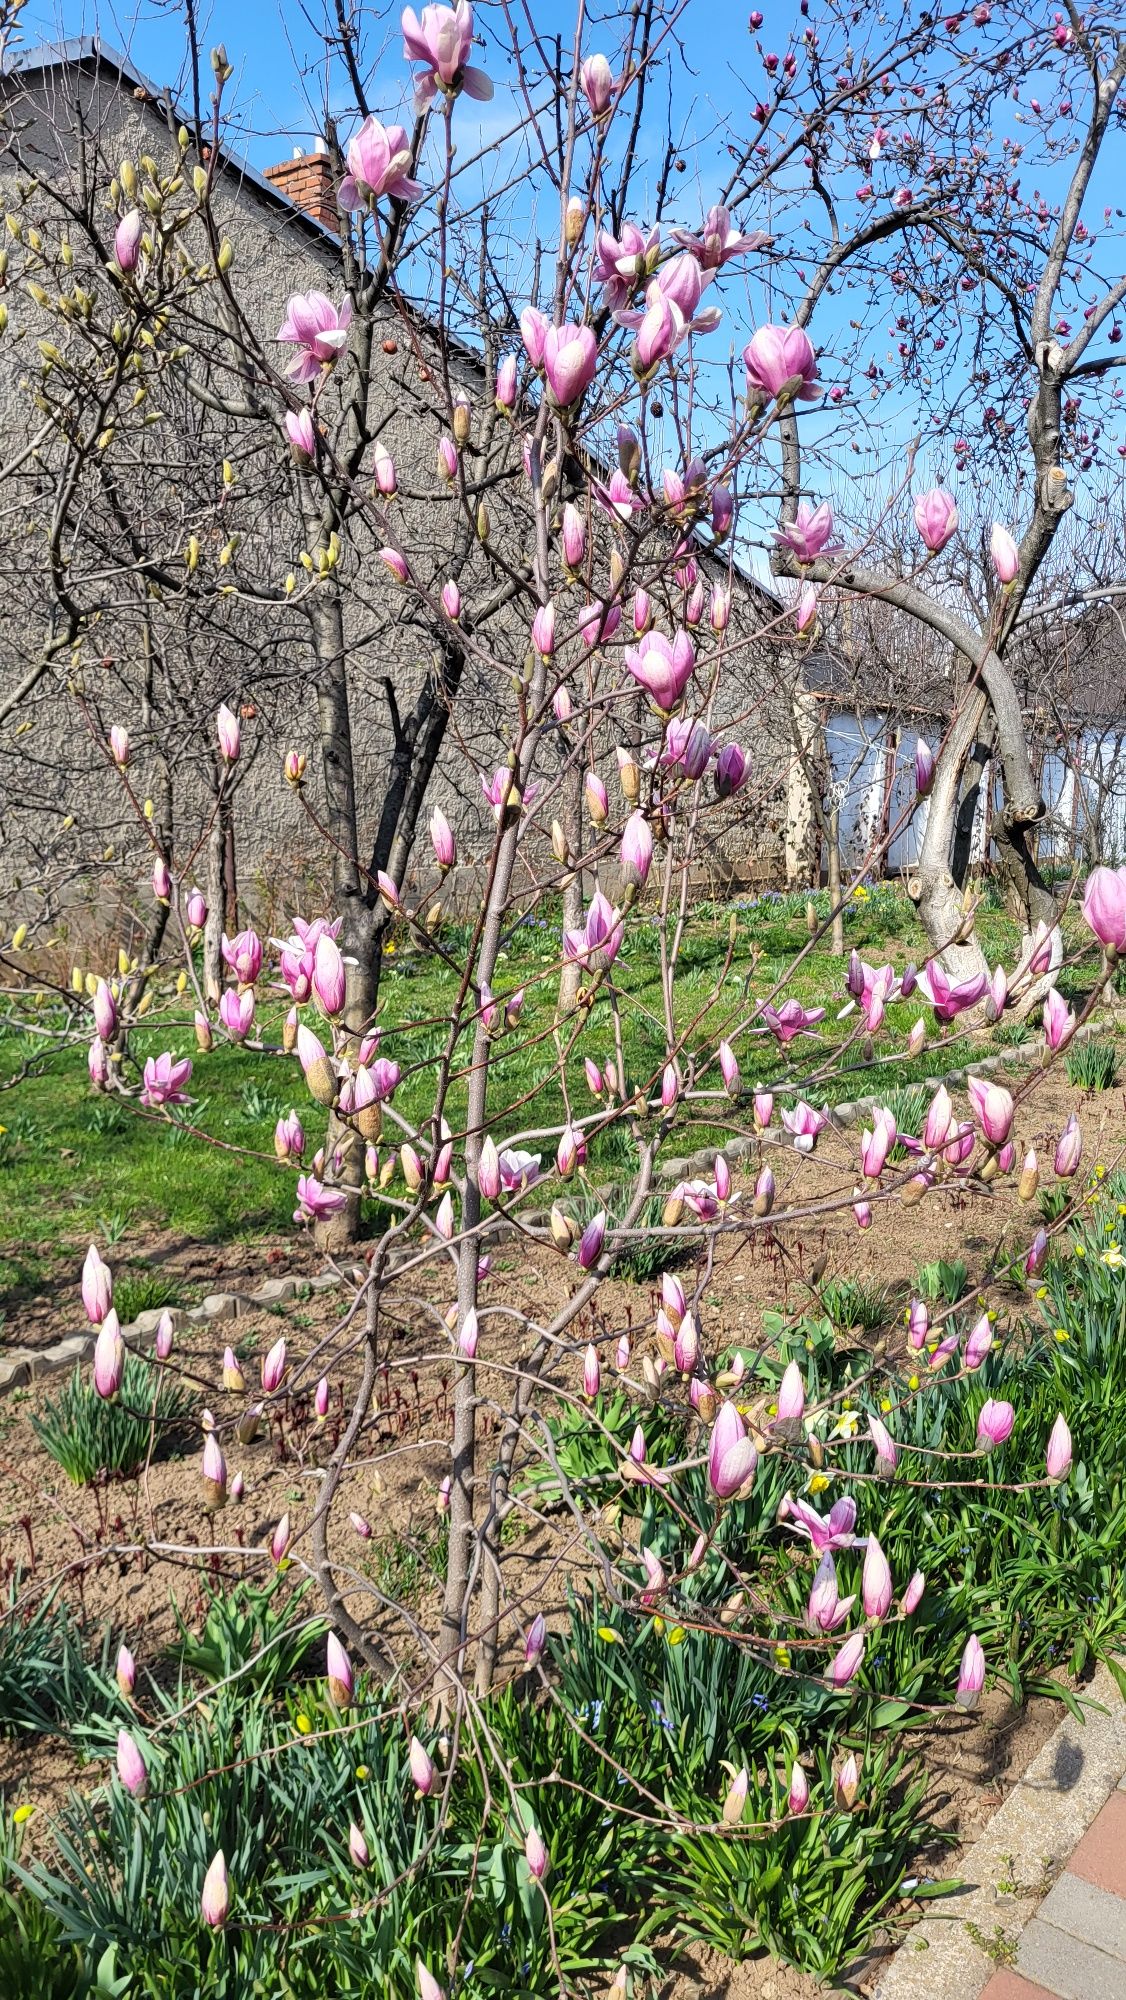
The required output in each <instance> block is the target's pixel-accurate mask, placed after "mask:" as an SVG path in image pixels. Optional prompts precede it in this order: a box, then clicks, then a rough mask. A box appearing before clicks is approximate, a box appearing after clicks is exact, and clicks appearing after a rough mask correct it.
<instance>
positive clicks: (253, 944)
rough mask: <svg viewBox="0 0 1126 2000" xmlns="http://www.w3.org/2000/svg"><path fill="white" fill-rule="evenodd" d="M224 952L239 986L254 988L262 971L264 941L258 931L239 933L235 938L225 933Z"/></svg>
mask: <svg viewBox="0 0 1126 2000" xmlns="http://www.w3.org/2000/svg"><path fill="white" fill-rule="evenodd" d="M222 952H223V959H224V962H225V963H226V964H227V965H229V966H230V968H231V971H232V972H233V973H234V975H235V978H236V979H237V980H238V983H239V985H240V986H253V984H254V982H255V980H256V979H257V977H258V974H259V973H260V972H261V970H262V940H261V938H260V937H259V936H258V933H257V931H252V930H245V931H239V932H238V933H237V935H236V936H235V937H233V938H229V937H228V936H227V934H226V932H224V933H223V939H222Z"/></svg>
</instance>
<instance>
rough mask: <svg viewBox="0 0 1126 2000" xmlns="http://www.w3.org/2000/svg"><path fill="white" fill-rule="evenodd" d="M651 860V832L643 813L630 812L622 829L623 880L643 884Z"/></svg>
mask: <svg viewBox="0 0 1126 2000" xmlns="http://www.w3.org/2000/svg"><path fill="white" fill-rule="evenodd" d="M652 861H653V832H652V828H651V827H650V825H649V822H648V820H647V819H646V817H645V814H644V813H640V812H635V813H631V814H630V816H629V818H628V819H627V821H626V823H625V827H624V828H623V831H622V847H621V869H622V880H623V882H636V883H637V884H638V885H639V886H643V885H644V883H645V882H646V880H647V878H648V875H649V869H650V867H651V865H652Z"/></svg>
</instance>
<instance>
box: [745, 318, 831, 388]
mask: <svg viewBox="0 0 1126 2000" xmlns="http://www.w3.org/2000/svg"><path fill="white" fill-rule="evenodd" d="M743 362H744V365H745V367H746V370H747V397H748V400H749V401H750V402H751V403H752V404H754V405H756V406H758V407H760V408H761V406H762V405H763V404H764V403H768V402H771V401H772V400H774V399H779V400H781V399H783V398H784V399H785V400H787V401H789V400H792V399H797V400H798V401H800V402H811V401H814V400H816V398H817V396H818V395H819V394H820V391H821V385H820V383H819V382H818V380H817V356H816V354H815V352H814V349H813V343H812V342H811V340H810V339H809V336H808V334H806V333H804V332H803V331H802V329H801V327H800V326H761V327H759V329H758V332H757V333H754V334H752V335H751V338H750V340H749V341H748V343H747V345H746V347H745V348H744V349H743Z"/></svg>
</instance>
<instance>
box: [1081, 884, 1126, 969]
mask: <svg viewBox="0 0 1126 2000" xmlns="http://www.w3.org/2000/svg"><path fill="white" fill-rule="evenodd" d="M1083 916H1084V920H1085V922H1086V923H1087V924H1088V925H1089V927H1090V929H1091V930H1092V931H1093V932H1094V934H1095V936H1096V937H1097V938H1098V940H1099V943H1100V944H1101V945H1102V946H1103V947H1104V948H1105V950H1106V951H1107V952H1108V953H1109V954H1111V955H1112V956H1114V955H1117V953H1118V952H1120V951H1126V868H1093V869H1092V870H1091V873H1090V875H1089V876H1088V877H1087V887H1086V889H1085V890H1084V892H1083Z"/></svg>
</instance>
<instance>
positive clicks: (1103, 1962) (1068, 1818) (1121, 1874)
mask: <svg viewBox="0 0 1126 2000" xmlns="http://www.w3.org/2000/svg"><path fill="white" fill-rule="evenodd" d="M1086 1693H1087V1696H1088V1698H1089V1699H1090V1700H1092V1701H1093V1702H1094V1703H1097V1704H1099V1706H1098V1707H1091V1708H1088V1709H1087V1710H1086V1713H1085V1720H1084V1721H1083V1722H1079V1721H1077V1720H1076V1719H1075V1718H1074V1717H1072V1716H1070V1715H1069V1716H1065V1717H1064V1718H1063V1720H1062V1721H1061V1722H1060V1725H1059V1727H1058V1728H1057V1729H1056V1730H1055V1732H1054V1733H1053V1735H1052V1736H1051V1737H1050V1738H1049V1739H1048V1742H1047V1743H1045V1744H1044V1746H1043V1748H1042V1749H1041V1750H1040V1752H1039V1754H1038V1755H1037V1756H1036V1757H1034V1758H1033V1760H1032V1763H1031V1764H1030V1765H1029V1767H1028V1769H1027V1770H1026V1771H1025V1773H1024V1775H1023V1777H1022V1778H1020V1779H1019V1780H1018V1782H1017V1783H1016V1784H1015V1785H1014V1786H1013V1789H1012V1791H1011V1792H1010V1793H1009V1796H1008V1798H1007V1799H1006V1800H1005V1803H1004V1805H1003V1806H1002V1807H1001V1808H1000V1810H999V1811H998V1812H996V1813H995V1814H994V1816H993V1818H992V1820H991V1821H990V1823H989V1825H988V1826H987V1827H986V1828H985V1831H984V1833H983V1834H982V1835H981V1837H980V1839H979V1840H977V1841H976V1842H975V1844H974V1846H973V1848H972V1849H971V1850H970V1852H969V1854H967V1855H966V1856H965V1857H964V1858H963V1860H962V1862H961V1865H960V1868H959V1871H958V1872H959V1873H960V1874H961V1876H962V1878H963V1881H964V1884H965V1887H964V1888H963V1889H962V1891H961V1892H960V1893H957V1894H955V1895H952V1896H950V1897H947V1898H943V1899H942V1901H940V1902H938V1903H935V1904H934V1905H933V1906H932V1909H931V1911H930V1912H929V1913H928V1914H927V1916H925V1917H923V1918H922V1919H921V1921H920V1922H919V1923H918V1924H916V1925H915V1926H914V1928H913V1929H912V1930H911V1932H910V1933H909V1935H908V1936H907V1937H906V1938H905V1939H904V1942H903V1944H902V1945H901V1947H900V1949H899V1950H898V1951H897V1952H896V1954H895V1956H894V1958H893V1959H892V1961H891V1963H890V1965H889V1966H888V1968H887V1969H886V1971H885V1972H884V1974H883V1976H882V1978H881V1979H880V1982H879V1985H878V1986H877V1988H876V1992H875V1995H874V2000H983V1996H984V1995H985V1994H988V1995H989V2000H1041V1996H1042V1995H1044V1994H1047V1995H1050V1996H1051V2000H1072V1996H1074V2000H1126V1955H1124V1956H1123V1957H1122V1958H1120V1957H1118V1956H1117V1954H1116V1952H1114V1951H1107V1950H1100V1949H1099V1946H1098V1944H1097V1943H1095V1942H1093V1941H1092V1932H1091V1929H1090V1927H1089V1924H1088V1926H1087V1927H1085V1929H1084V1931H1083V1934H1082V1935H1081V1936H1078V1937H1077V1936H1075V1935H1072V1934H1071V1932H1070V1931H1068V1930H1065V1929H1063V1928H1057V1927H1056V1926H1055V1925H1053V1924H1051V1923H1049V1922H1046V1921H1045V1919H1044V1916H1043V1915H1040V1916H1037V1910H1038V1908H1039V1907H1040V1906H1041V1905H1044V1907H1045V1908H1046V1904H1045V1902H1044V1898H1045V1891H1046V1890H1047V1891H1051V1892H1052V1893H1055V1889H1054V1888H1053V1884H1057V1886H1058V1878H1059V1871H1060V1870H1061V1869H1065V1868H1068V1867H1070V1869H1071V1871H1072V1873H1073V1875H1074V1877H1075V1878H1076V1880H1075V1882H1074V1883H1073V1884H1069V1885H1067V1886H1066V1887H1064V1888H1063V1889H1062V1890H1060V1892H1059V1895H1058V1897H1057V1902H1056V1903H1055V1905H1053V1907H1054V1908H1055V1909H1056V1910H1057V1911H1058V1912H1059V1913H1060V1914H1061V1916H1063V1917H1064V1919H1065V1920H1066V1921H1067V1922H1069V1923H1071V1922H1076V1921H1078V1920H1077V1918H1076V1917H1075V1916H1074V1912H1075V1911H1076V1910H1077V1909H1078V1907H1079V1902H1080V1900H1081V1899H1082V1898H1083V1896H1084V1894H1085V1891H1086V1890H1090V1889H1094V1890H1096V1891H1100V1892H1103V1893H1104V1894H1105V1895H1106V1897H1107V1900H1108V1901H1112V1900H1113V1896H1114V1893H1115V1891H1116V1889H1118V1888H1119V1886H1120V1887H1121V1890H1122V1893H1123V1896H1124V1897H1126V1791H1119V1790H1118V1789H1117V1787H1118V1785H1119V1783H1120V1781H1121V1780H1122V1779H1123V1777H1124V1774H1126V1711H1124V1709H1123V1704H1122V1697H1121V1695H1120V1694H1119V1692H1118V1689H1117V1687H1116V1685H1115V1683H1114V1681H1113V1679H1112V1677H1111V1675H1110V1673H1109V1672H1108V1671H1107V1669H1106V1668H1105V1667H1100V1668H1099V1671H1098V1673H1097V1674H1096V1676H1095V1678H1094V1680H1093V1682H1092V1683H1091V1685H1090V1687H1089V1688H1088V1689H1087V1690H1086ZM1073 1855H1074V1858H1071V1857H1073ZM1108 1856H1109V1857H1110V1858H1109V1860H1108V1858H1107V1857H1108ZM1100 1857H1101V1859H1100ZM1084 1885H1085V1887H1084ZM1095 1902H1096V1903H1098V1898H1097V1897H1096V1899H1095ZM1090 1907H1093V1906H1089V1911H1088V1915H1090ZM1098 1908H1099V1911H1100V1915H1101V1917H1102V1918H1103V1920H1104V1922H1105V1923H1106V1924H1107V1925H1108V1926H1109V1927H1108V1928H1105V1929H1104V1930H1103V1931H1101V1932H1100V1933H1099V1938H1100V1940H1101V1942H1102V1943H1104V1944H1106V1943H1110V1942H1111V1940H1112V1939H1115V1938H1117V1937H1118V1936H1119V1935H1120V1934H1119V1932H1118V1931H1117V1930H1116V1929H1115V1928H1114V1925H1113V1922H1112V1921H1111V1919H1112V1912H1108V1911H1107V1910H1106V1907H1105V1905H1103V1904H1101V1903H1098ZM1030 1920H1031V1921H1030ZM1033 1923H1035V1924H1036V1926H1037V1929H1036V1932H1035V1934H1034V1935H1030V1934H1031V1933H1032V1924H1033ZM1025 1925H1028V1926H1029V1929H1028V1930H1026V1931H1024V1937H1025V1938H1029V1939H1030V1942H1029V1944H1028V1947H1027V1953H1028V1955H1027V1956H1026V1952H1025V1948H1024V1946H1023V1940H1022V1941H1021V1944H1020V1946H1018V1942H1017V1941H1018V1939H1021V1933H1022V1930H1023V1929H1024V1926H1025ZM1010 1953H1017V1954H1018V1955H1017V1957H1016V1964H1015V1966H1003V1967H1002V1968H1000V1969H999V1968H998V1965H997V1959H998V1957H999V1956H1001V1955H1004V1956H1006V1957H1007V1956H1008V1955H1009V1954H1010ZM1081 1960H1082V1963H1081V1962H1080V1961H1081ZM1080 1975H1081V1978H1082V1980H1084V1981H1086V1983H1085V1984H1083V1983H1080V1984H1077V1983H1076V1980H1077V1978H1079V1977H1080ZM1005 1979H1007V1980H1008V1982H1009V1983H1008V1985H1007V1986H1006V1985H1005V1984H1004V1983H1002V1982H1003V1981H1004V1980H1005ZM1014 1980H1019V1981H1020V1983H1019V1984H1016V1985H1014V1984H1013V1983H1012V1982H1013V1981H1014ZM1061 1980H1062V1981H1063V1983H1062V1984H1061V1983H1060V1981H1061ZM1069 1981H1070V1983H1068V1982H1069Z"/></svg>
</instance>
